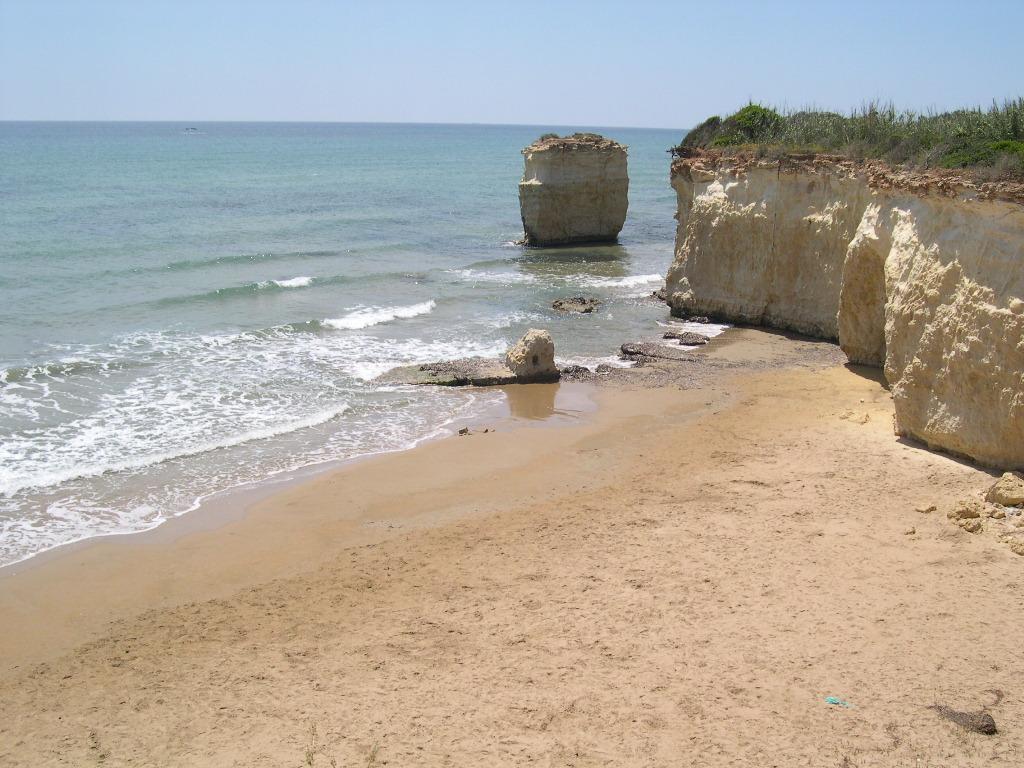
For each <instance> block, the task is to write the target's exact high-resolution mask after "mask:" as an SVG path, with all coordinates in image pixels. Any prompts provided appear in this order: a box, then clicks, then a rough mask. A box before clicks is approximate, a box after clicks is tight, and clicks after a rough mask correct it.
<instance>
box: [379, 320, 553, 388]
mask: <svg viewBox="0 0 1024 768" xmlns="http://www.w3.org/2000/svg"><path fill="white" fill-rule="evenodd" d="M558 377H559V372H558V368H557V366H555V343H554V341H552V340H551V334H550V333H548V332H547V331H538V330H533V329H531V330H529V331H527V332H526V334H525V335H524V336H523V337H522V338H521V339H520V340H519V341H518V342H516V343H515V344H514V345H513V346H512V348H511V349H510V350H509V352H508V355H506V357H505V360H504V361H502V360H495V359H492V358H487V357H467V358H463V359H461V360H443V361H441V362H437V363H423V364H421V365H403V366H399V367H398V368H392V369H391V370H390V371H388V372H387V373H385V374H383V375H381V376H378V377H377V381H378V382H380V383H384V384H433V385H435V386H440V387H466V386H474V387H493V386H498V385H501V384H529V383H533V382H549V381H558Z"/></svg>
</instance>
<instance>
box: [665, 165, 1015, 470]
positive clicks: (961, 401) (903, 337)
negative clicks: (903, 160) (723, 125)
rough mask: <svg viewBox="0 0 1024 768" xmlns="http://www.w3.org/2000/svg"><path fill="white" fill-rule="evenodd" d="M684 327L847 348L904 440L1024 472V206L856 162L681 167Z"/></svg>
mask: <svg viewBox="0 0 1024 768" xmlns="http://www.w3.org/2000/svg"><path fill="white" fill-rule="evenodd" d="M672 182H673V186H674V187H675V189H676V191H677V194H678V198H679V211H678V216H677V217H678V220H679V227H678V231H677V235H676V256H675V261H674V262H673V264H672V267H671V268H670V270H669V273H668V277H667V288H666V294H667V298H668V300H669V303H670V305H671V306H672V308H673V311H674V312H675V313H677V314H687V313H691V314H710V315H715V316H718V317H720V318H723V319H728V320H733V321H741V322H751V323H757V324H764V325H770V326H774V327H780V328H789V329H792V330H796V331H800V332H802V333H807V334H810V335H815V336H820V337H823V338H829V339H838V341H839V343H840V345H841V346H842V348H843V350H844V352H846V354H847V356H848V357H849V358H850V360H851V361H853V362H857V363H863V364H868V365H880V366H883V367H884V371H885V377H886V380H887V381H888V382H889V384H890V386H891V389H892V394H893V399H894V402H895V410H896V430H897V432H898V433H899V434H902V435H907V436H910V437H913V438H915V439H918V440H921V441H923V442H925V443H926V444H928V445H929V446H932V447H934V448H939V449H942V450H946V451H950V452H953V453H956V454H961V455H964V456H968V457H970V458H972V459H974V460H976V461H978V462H980V463H983V464H987V465H991V466H996V467H1001V468H1021V467H1024V205H1022V204H1021V202H1020V201H1019V200H1014V199H1005V200H1000V199H993V198H994V197H996V196H994V195H992V194H988V193H987V192H986V190H982V189H979V188H977V187H972V186H970V185H965V184H959V185H956V184H954V185H950V184H946V185H942V184H936V185H929V184H925V183H914V184H910V183H900V179H899V178H897V177H895V176H894V175H893V174H889V175H886V174H885V173H882V172H881V171H879V170H878V169H877V168H875V169H872V168H867V169H865V168H863V167H858V166H854V165H853V164H851V163H829V162H825V163H803V164H799V165H796V166H786V165H780V164H778V163H777V162H776V163H774V164H772V165H769V164H767V163H759V162H752V163H740V164H729V163H728V162H725V161H719V162H715V163H707V162H701V161H693V160H690V161H687V160H680V161H677V162H676V163H675V164H674V166H673V175H672Z"/></svg>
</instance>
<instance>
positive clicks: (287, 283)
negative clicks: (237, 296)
mask: <svg viewBox="0 0 1024 768" xmlns="http://www.w3.org/2000/svg"><path fill="white" fill-rule="evenodd" d="M315 279H316V278H315V277H305V276H299V277H289V278H288V279H287V280H264V281H263V282H261V283H256V286H257V288H270V287H271V286H277V287H278V288H305V287H306V286H307V285H312V284H313V281H314V280H315Z"/></svg>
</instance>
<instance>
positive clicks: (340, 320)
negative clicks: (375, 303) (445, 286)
mask: <svg viewBox="0 0 1024 768" xmlns="http://www.w3.org/2000/svg"><path fill="white" fill-rule="evenodd" d="M436 306H437V302H436V301H434V300H433V299H431V300H430V301H423V302H420V303H419V304H410V305H409V306H406V307H365V308H363V309H356V310H353V311H352V312H349V313H348V314H347V315H344V316H342V317H336V318H327V319H326V320H321V321H320V324H321V325H322V326H323V327H325V328H333V329H335V330H339V331H354V330H359V329H361V328H369V327H370V326H372V325H380V324H382V323H389V322H391V321H392V320H408V319H410V318H413V317H416V316H418V315H425V314H428V313H430V312H433V311H434V307H436Z"/></svg>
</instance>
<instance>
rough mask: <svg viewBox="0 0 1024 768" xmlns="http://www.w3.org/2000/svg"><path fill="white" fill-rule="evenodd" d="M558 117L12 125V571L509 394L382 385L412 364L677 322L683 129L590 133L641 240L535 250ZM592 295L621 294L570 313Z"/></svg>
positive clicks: (630, 232) (8, 406)
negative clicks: (524, 240)
mask: <svg viewBox="0 0 1024 768" xmlns="http://www.w3.org/2000/svg"><path fill="white" fill-rule="evenodd" d="M548 130H559V129H557V128H555V129H552V128H550V127H543V128H538V127H524V126H454V125H358V124H324V125H316V124H230V123H216V124H195V125H194V126H193V125H187V124H173V123H151V124H145V123H137V124H126V123H109V124H104V123H81V124H74V123H70V124H69V123H62V124H57V123H49V124H48V123H35V124H28V123H20V124H19V123H7V124H3V123H0V169H2V170H0V564H4V563H11V562H15V561H18V560H20V559H23V558H25V557H27V556H30V555H32V554H34V553H36V552H39V551H42V550H44V549H48V548H51V547H53V546H56V545H59V544H62V543H67V542H70V541H75V540H78V539H82V538H86V537H89V536H95V535H100V534H108V533H124V532H131V531H138V530H144V529H147V528H151V527H152V526H154V525H156V524H158V523H159V522H160V521H162V520H164V519H166V518H168V517H170V516H173V515H176V514H180V513H182V512H184V511H187V510H189V509H192V508H194V507H195V506H196V503H197V501H198V500H199V499H201V498H202V497H205V496H208V495H210V494H213V493H216V492H219V491H222V490H225V489H228V488H231V487H235V486H238V485H241V484H244V483H248V482H253V481H257V480H259V479H261V478H266V477H268V476H270V475H273V474H274V473H280V472H286V471H289V470H294V469H296V468H298V467H301V466H307V465H310V464H315V463H318V462H323V461H329V460H335V459H344V458H348V457H353V456H358V455H363V454H367V453H373V452H378V451H384V450H395V449H399V448H402V447H406V446H408V445H411V444H413V443H415V442H416V441H417V440H420V439H423V438H424V437H427V436H429V435H432V434H438V433H439V432H440V431H442V430H443V429H444V428H445V425H446V424H447V423H448V422H449V421H450V420H451V419H452V418H453V417H455V416H464V415H468V414H470V413H472V411H473V409H479V408H482V407H485V406H487V405H488V404H489V403H491V402H493V400H494V398H496V397H500V395H499V394H498V393H495V392H486V391H484V392H478V393H469V392H466V391H441V392H437V391H431V390H429V389H418V390H412V389H406V388H393V387H392V388H383V387H381V386H378V385H376V384H374V383H373V381H372V379H373V377H374V376H376V375H377V374H379V373H381V372H383V371H384V370H387V369H388V368H390V367H392V366H394V365H398V364H402V363H410V362H426V361H431V360H437V359H444V358H450V357H461V356H466V355H472V354H499V353H500V352H502V351H503V350H504V349H505V348H506V346H507V345H508V344H509V343H510V342H511V341H513V340H514V339H515V338H516V337H518V336H519V335H520V334H521V333H522V332H523V331H524V330H526V329H527V328H529V327H543V328H548V329H550V330H551V331H552V333H553V334H554V336H555V339H556V344H557V350H558V357H559V358H560V360H562V361H567V360H573V361H577V362H581V363H585V364H590V365H595V364H596V363H597V362H599V361H600V360H601V359H604V358H607V357H608V356H610V355H613V353H614V351H615V349H616V348H617V345H618V344H619V343H620V342H621V341H623V340H626V339H629V338H640V337H644V336H652V335H653V334H655V333H656V329H657V326H656V320H657V319H660V318H663V317H664V315H665V310H664V307H663V306H661V305H658V304H657V303H655V302H652V301H650V300H648V299H647V298H645V297H646V296H647V295H649V294H650V292H651V290H652V289H653V288H656V287H657V286H658V284H659V283H660V280H661V277H662V276H663V275H664V273H665V270H666V269H667V267H668V264H669V261H670V258H671V252H672V237H673V233H674V221H673V218H672V214H673V212H674V194H673V192H672V189H671V188H670V186H669V183H668V156H667V154H666V152H665V150H666V148H667V147H669V146H671V145H672V144H674V143H676V142H678V140H679V138H680V136H681V135H682V131H659V130H638V129H600V128H597V129H592V130H599V131H601V132H602V133H604V134H605V135H608V136H611V137H613V138H615V139H618V140H619V141H622V142H623V143H625V144H627V145H629V170H630V195H629V198H630V199H629V203H630V208H629V216H628V218H627V220H626V225H625V228H624V230H623V232H622V236H621V242H620V245H617V246H605V247H580V248H571V249H523V248H521V247H519V246H516V245H514V244H513V241H515V240H516V239H518V238H519V237H520V236H521V230H522V227H521V223H520V221H519V210H518V199H517V192H516V184H517V182H518V180H519V177H520V175H521V172H522V157H521V155H520V152H519V150H520V149H521V148H522V147H523V146H525V145H526V144H528V143H530V141H532V140H533V139H535V138H536V137H537V136H538V135H539V134H540V133H543V132H545V131H548ZM568 130H569V129H561V132H566V131H568ZM573 130H576V129H573ZM578 294H588V295H597V296H599V297H600V298H602V299H603V300H604V301H605V302H606V303H605V306H604V307H603V308H602V310H601V311H600V312H599V313H597V314H595V315H592V316H583V317H579V316H568V317H564V316H558V315H556V314H555V313H554V312H552V311H551V309H550V302H551V301H552V300H553V299H554V298H557V297H559V296H566V295H578Z"/></svg>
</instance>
